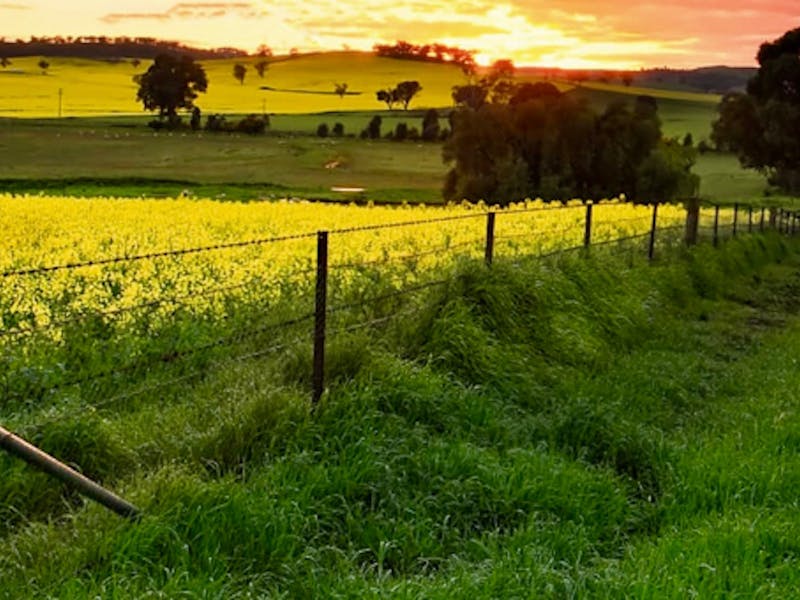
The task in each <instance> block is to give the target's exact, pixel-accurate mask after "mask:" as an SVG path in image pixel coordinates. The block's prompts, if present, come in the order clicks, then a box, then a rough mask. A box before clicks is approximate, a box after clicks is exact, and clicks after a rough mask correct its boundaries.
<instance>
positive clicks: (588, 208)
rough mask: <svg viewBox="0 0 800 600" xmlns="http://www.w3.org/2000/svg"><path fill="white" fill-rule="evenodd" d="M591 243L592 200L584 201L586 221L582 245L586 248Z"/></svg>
mask: <svg viewBox="0 0 800 600" xmlns="http://www.w3.org/2000/svg"><path fill="white" fill-rule="evenodd" d="M591 245H592V201H591V200H589V201H587V202H586V223H585V225H584V229H583V247H584V248H586V250H588V249H589V246H591Z"/></svg>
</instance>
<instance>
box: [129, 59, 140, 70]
mask: <svg viewBox="0 0 800 600" xmlns="http://www.w3.org/2000/svg"><path fill="white" fill-rule="evenodd" d="M141 64H142V61H140V60H139V59H138V58H134V59H133V60H132V61H131V65H132V66H133V68H134V69H138V68H139V65H141Z"/></svg>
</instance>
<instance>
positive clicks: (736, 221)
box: [733, 202, 739, 237]
mask: <svg viewBox="0 0 800 600" xmlns="http://www.w3.org/2000/svg"><path fill="white" fill-rule="evenodd" d="M738 224H739V203H738V202H736V203H735V204H734V205H733V237H736V226H737V225H738Z"/></svg>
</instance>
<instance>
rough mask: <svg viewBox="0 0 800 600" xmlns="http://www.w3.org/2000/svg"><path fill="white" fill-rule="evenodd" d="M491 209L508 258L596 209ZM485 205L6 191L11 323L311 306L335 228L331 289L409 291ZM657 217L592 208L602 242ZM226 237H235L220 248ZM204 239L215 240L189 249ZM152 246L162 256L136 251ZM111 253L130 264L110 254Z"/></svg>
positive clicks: (546, 245) (443, 259) (471, 239)
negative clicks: (320, 253) (165, 309)
mask: <svg viewBox="0 0 800 600" xmlns="http://www.w3.org/2000/svg"><path fill="white" fill-rule="evenodd" d="M492 210H494V211H495V212H496V228H495V236H496V243H495V257H496V259H497V260H502V259H504V258H509V257H514V256H518V255H527V254H539V253H543V252H549V251H553V250H556V249H559V248H568V247H575V246H579V245H581V244H582V242H583V235H584V223H585V215H586V209H585V207H584V206H583V205H581V203H580V202H577V201H574V202H572V203H570V205H568V206H566V207H561V208H557V209H554V208H550V207H547V206H546V205H545V204H544V203H542V202H541V201H527V202H524V203H520V204H516V205H512V206H511V207H509V208H508V209H504V210H496V209H492ZM488 211H489V207H486V206H483V205H477V206H475V205H467V204H464V205H450V206H447V207H425V206H417V207H409V206H402V207H377V206H368V207H356V206H348V205H331V204H316V203H311V202H297V201H280V202H272V203H263V202H253V203H223V202H218V201H214V200H195V199H174V200H163V199H115V198H69V197H40V196H11V195H0V235H2V237H3V240H4V243H3V244H2V246H1V247H0V273H2V285H0V317H1V318H2V323H0V325H2V327H0V330H3V329H5V330H6V331H9V330H11V331H16V330H29V329H31V328H37V327H48V326H51V325H53V324H54V323H58V322H59V320H62V319H68V318H70V316H72V315H75V314H85V313H87V312H90V311H100V312H103V313H107V314H117V313H119V314H120V315H122V313H123V312H124V311H125V310H126V309H130V308H131V307H136V306H142V305H143V304H147V303H153V302H159V301H165V300H169V301H170V302H176V303H179V304H181V305H186V304H189V305H196V306H198V307H202V308H203V310H206V309H208V308H209V307H210V306H216V305H217V304H219V303H222V304H224V303H225V302H227V301H230V300H231V299H232V298H240V299H241V298H252V297H253V295H257V297H258V298H259V299H261V300H270V299H271V300H275V301H277V300H278V299H281V298H283V299H284V300H285V299H286V298H287V297H293V298H296V301H297V302H298V303H299V304H303V305H304V306H308V307H311V306H313V274H314V268H315V261H316V251H317V235H316V232H317V231H320V230H328V231H331V233H330V235H329V264H330V272H331V275H330V277H331V282H332V290H333V293H334V294H335V293H336V291H337V290H338V291H342V290H344V289H346V288H347V286H348V285H350V284H355V283H358V282H363V277H365V276H366V275H365V274H368V275H369V279H370V280H371V281H373V280H375V278H376V277H377V278H380V279H381V281H383V280H384V279H385V281H383V282H384V283H385V284H386V285H391V286H394V287H395V288H402V287H403V286H407V285H412V284H414V282H417V281H420V280H421V278H423V277H424V274H425V273H430V272H433V271H436V270H437V269H442V268H444V269H446V268H449V267H451V266H452V265H453V264H454V262H455V261H457V260H458V259H459V257H463V256H468V257H473V258H480V257H482V256H483V254H484V249H485V238H486V224H487V216H486V213H487V212H488ZM684 214H685V213H684V210H683V208H682V207H679V206H662V207H660V208H659V227H661V228H665V227H671V226H678V225H680V224H681V223H683V220H684ZM651 215H652V209H651V208H649V207H637V206H633V205H631V204H624V203H619V202H610V203H601V204H598V205H595V206H594V208H593V225H594V227H593V242H595V243H598V242H603V241H608V240H614V239H617V238H620V237H627V236H633V235H646V234H647V232H648V231H649V230H650V220H651ZM393 225H397V226H393ZM343 229H347V230H348V231H342V230H343ZM294 236H298V237H294ZM287 237H288V238H291V239H286V240H283V241H271V240H272V239H273V238H287ZM243 242H244V243H243ZM250 242H253V243H250ZM220 245H223V246H225V245H232V247H222V248H219V247H215V246H220ZM204 247H215V248H211V249H207V250H202V251H198V252H183V251H185V250H187V249H189V250H191V249H195V248H204ZM151 254H157V256H148V257H146V258H136V257H142V256H147V255H151ZM110 259H120V260H115V261H111V262H103V261H110ZM98 261H100V262H101V264H84V263H94V262H98ZM51 267H57V268H54V269H51ZM27 270H33V272H26V271H27ZM360 278H362V279H360ZM120 318H122V317H121V316H120Z"/></svg>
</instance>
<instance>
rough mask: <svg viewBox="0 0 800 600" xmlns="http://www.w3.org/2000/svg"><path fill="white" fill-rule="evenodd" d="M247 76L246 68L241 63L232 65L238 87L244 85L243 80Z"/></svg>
mask: <svg viewBox="0 0 800 600" xmlns="http://www.w3.org/2000/svg"><path fill="white" fill-rule="evenodd" d="M245 75H247V67H246V66H244V65H243V64H242V63H236V64H235V65H233V76H234V78H236V80H237V81H238V82H239V84H240V85H244V78H245Z"/></svg>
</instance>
